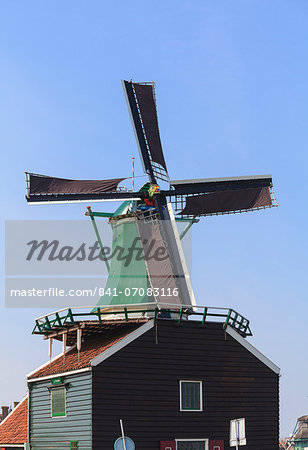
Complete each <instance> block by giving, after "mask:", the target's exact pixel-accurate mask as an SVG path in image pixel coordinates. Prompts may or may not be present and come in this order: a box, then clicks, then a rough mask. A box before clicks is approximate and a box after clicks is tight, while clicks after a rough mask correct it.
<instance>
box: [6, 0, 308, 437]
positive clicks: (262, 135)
mask: <svg viewBox="0 0 308 450" xmlns="http://www.w3.org/2000/svg"><path fill="white" fill-rule="evenodd" d="M307 14H308V3H307V2H306V1H300V0H297V1H291V0H289V1H287V0H279V1H278V0H272V1H270V2H265V1H262V0H259V1H253V0H242V1H241V0H233V1H229V0H221V1H219V2H217V1H209V0H202V1H198V0H190V1H181V2H179V1H168V0H167V1H165V2H156V3H153V2H146V1H142V2H141V1H134V0H133V1H131V2H124V1H113V2H105V1H88V2H83V1H80V0H75V1H72V0H68V1H66V2H61V1H56V0H54V1H52V2H51V1H46V2H41V1H33V0H28V1H27V2H22V1H16V0H10V1H8V0H6V1H3V2H1V5H0V62H1V71H0V92H1V95H0V98H1V101H0V123H1V133H0V148H1V156H2V158H1V162H2V164H1V165H2V173H1V180H0V183H1V192H2V208H1V216H2V221H3V222H4V220H7V219H61V218H65V219H80V218H81V217H83V213H84V209H85V208H84V206H85V205H84V204H82V205H70V206H49V207H48V206H41V207H38V206H37V207H29V206H27V204H26V202H25V200H24V194H25V183H24V173H23V172H24V171H25V170H29V171H32V172H36V173H43V174H50V175H54V176H59V177H67V178H70V177H71V178H85V179H87V178H98V179H99V178H112V177H118V176H129V175H130V172H131V157H132V156H135V157H136V172H137V174H138V175H142V171H141V166H140V163H139V160H138V152H137V148H136V144H135V141H134V136H133V132H132V129H131V124H130V120H129V116H128V112H127V108H126V104H125V100H124V96H123V92H122V88H121V84H120V80H121V79H123V78H124V79H131V78H132V79H133V80H135V81H152V80H155V81H156V85H157V101H158V113H159V123H160V130H161V137H162V142H163V147H164V152H165V156H166V161H167V165H168V168H169V173H170V176H171V178H173V179H180V178H201V177H215V176H233V175H249V174H262V173H264V174H268V173H272V174H273V180H274V186H275V193H276V197H277V200H278V203H279V205H280V207H279V208H275V209H272V210H267V211H262V212H259V213H249V214H241V215H234V216H224V217H212V218H206V219H203V220H202V221H201V223H199V224H198V225H196V226H195V229H194V233H193V285H194V289H195V295H196V298H197V301H198V303H199V304H202V305H204V304H209V305H217V306H230V307H233V308H234V309H237V310H239V312H241V313H242V314H244V315H245V316H247V317H248V318H249V319H250V320H251V326H252V330H253V332H254V337H253V338H252V339H251V342H252V343H253V344H254V345H255V346H256V347H257V348H258V349H259V350H261V351H262V352H263V353H265V354H266V355H267V356H268V357H269V358H271V359H272V360H273V361H274V362H275V363H276V364H277V365H279V366H280V367H281V369H282V378H281V428H282V435H286V434H289V433H290V432H291V431H292V429H293V426H294V424H295V421H296V418H297V417H299V416H301V415H303V414H307V412H308V388H307V375H306V374H307V371H308V361H307V358H306V355H307V315H308V306H307V281H306V279H307V238H306V235H307V208H306V207H305V198H306V196H307V187H306V183H307V168H306V166H307V162H308V158H307V141H308V128H307V104H308V94H307V79H308V73H307V72H308V62H307V61H308V58H307V56H308V55H307V50H308V29H307ZM108 208H110V209H114V205H109V206H108V207H105V206H104V207H101V209H105V210H106V209H108ZM3 229H4V228H3ZM2 247H3V252H4V240H3V242H2ZM2 268H3V264H2ZM3 280H4V277H3ZM3 283H4V281H3ZM0 310H1V316H0V317H1V318H0V325H1V336H2V339H1V346H0V358H1V361H2V364H1V373H0V386H1V387H0V400H1V404H11V403H12V402H13V401H14V400H19V399H20V397H21V396H22V395H23V394H24V393H25V391H26V386H25V374H26V373H27V372H29V371H31V370H32V369H34V368H35V367H36V366H38V365H40V364H41V363H42V362H44V361H45V360H46V359H47V346H46V345H45V343H44V342H42V341H41V340H40V338H38V337H34V336H31V329H32V326H33V319H34V317H36V316H38V315H41V313H44V312H48V310H46V308H45V309H44V308H43V307H42V309H40V310H33V309H22V310H12V309H7V308H5V307H4V300H3V302H2V306H1V307H0ZM8 380H9V381H8Z"/></svg>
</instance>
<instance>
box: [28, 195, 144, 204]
mask: <svg viewBox="0 0 308 450" xmlns="http://www.w3.org/2000/svg"><path fill="white" fill-rule="evenodd" d="M123 200H124V201H132V200H141V198H139V197H132V198H125V199H123V198H111V199H104V198H100V199H92V200H62V201H52V200H51V201H48V202H47V201H45V202H31V197H30V201H28V205H31V206H33V205H65V204H67V203H98V202H123Z"/></svg>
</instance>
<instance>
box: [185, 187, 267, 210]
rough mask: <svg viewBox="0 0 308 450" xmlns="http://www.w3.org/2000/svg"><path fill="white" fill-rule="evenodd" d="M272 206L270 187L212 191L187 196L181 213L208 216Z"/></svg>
mask: <svg viewBox="0 0 308 450" xmlns="http://www.w3.org/2000/svg"><path fill="white" fill-rule="evenodd" d="M270 206H272V198H271V194H270V190H269V188H252V189H237V190H226V191H220V192H210V193H208V194H203V195H193V196H190V197H186V205H185V208H184V209H183V210H182V211H181V212H180V213H179V214H181V215H191V216H207V215H212V214H219V213H229V212H235V211H249V210H254V209H260V208H265V207H270Z"/></svg>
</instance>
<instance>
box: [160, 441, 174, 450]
mask: <svg viewBox="0 0 308 450" xmlns="http://www.w3.org/2000/svg"><path fill="white" fill-rule="evenodd" d="M160 450H176V445H175V441H160Z"/></svg>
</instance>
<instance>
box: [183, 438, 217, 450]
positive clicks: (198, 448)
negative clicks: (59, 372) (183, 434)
mask: <svg viewBox="0 0 308 450" xmlns="http://www.w3.org/2000/svg"><path fill="white" fill-rule="evenodd" d="M208 443H209V441H208V439H190V440H188V439H187V440H185V439H177V441H176V450H208V448H209V446H208Z"/></svg>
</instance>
